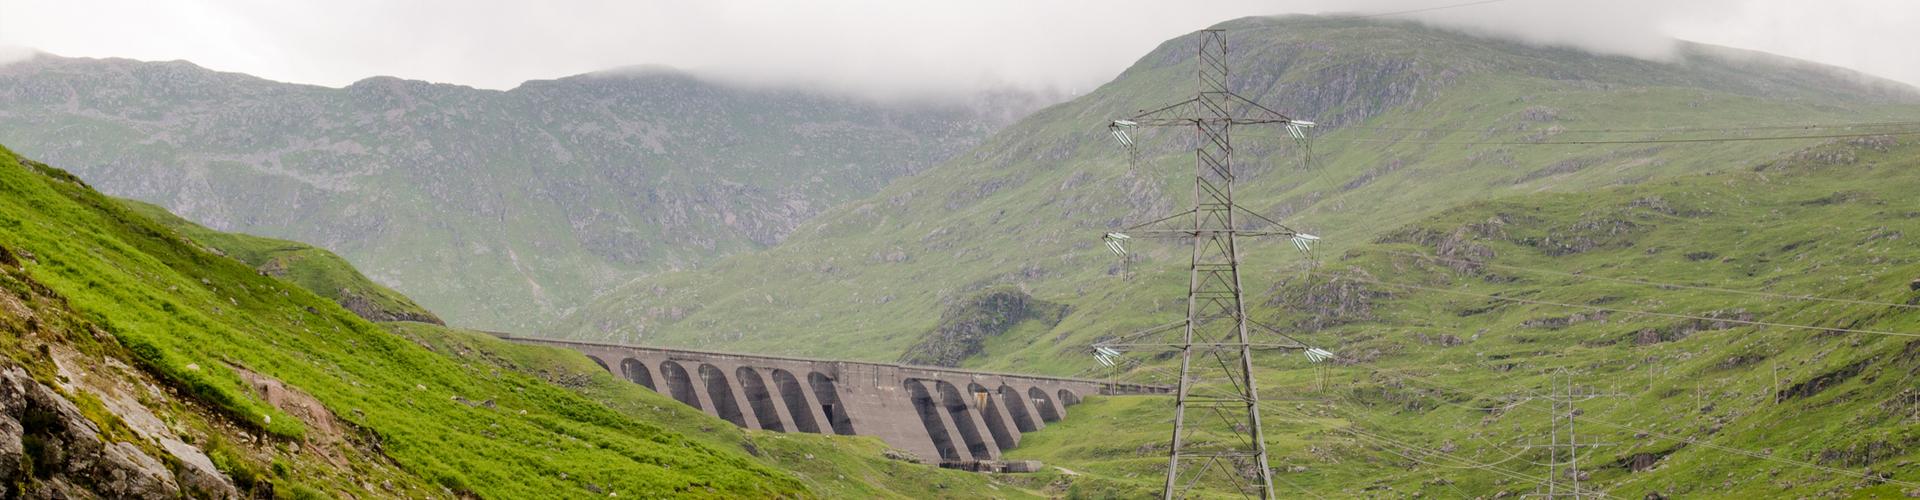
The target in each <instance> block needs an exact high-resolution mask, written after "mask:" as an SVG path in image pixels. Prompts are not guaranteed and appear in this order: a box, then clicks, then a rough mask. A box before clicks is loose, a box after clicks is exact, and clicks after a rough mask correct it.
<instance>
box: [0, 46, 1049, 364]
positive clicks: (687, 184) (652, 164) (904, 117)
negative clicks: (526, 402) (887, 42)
mask: <svg viewBox="0 0 1920 500" xmlns="http://www.w3.org/2000/svg"><path fill="white" fill-rule="evenodd" d="M1032 104H1033V103H1032V102H1028V101H1022V100H1020V99H1017V98H1008V99H1000V100H994V101H987V103H986V104H984V105H980V106H973V105H971V104H959V103H956V104H952V105H945V104H885V103H877V102H870V101H866V100H856V99H852V98H849V97H844V96H836V95H827V94H821V93H818V92H814V91H809V90H783V89H748V88H742V87H738V86H732V85H727V84H721V83H715V82H712V81H708V80H703V79H700V78H698V77H695V76H691V75H689V74H686V73H680V72H676V73H671V74H667V73H661V74H655V75H650V76H634V75H620V74H597V73H596V74H586V75H576V76H572V77H565V78H560V79H555V80H536V81H530V82H528V83H526V84H524V85H522V86H520V87H517V88H515V89H512V90H506V91H499V90H486V89H475V88H472V87H465V86H459V85H451V84H436V83H431V82H424V81H418V80H404V79H399V78H393V77H373V78H368V79H363V80H361V81H359V82H355V83H354V84H351V85H348V86H345V87H340V88H330V87H322V86H312V85H300V84H283V83H278V82H273V81H270V80H265V79H261V78H257V77H252V76H248V75H244V74H237V73H222V72H216V71H211V70H207V69H205V68H201V67H199V66H196V65H193V64H191V63H187V62H169V63H143V62H137V61H132V60H124V59H122V60H86V59H69V58H58V57H56V56H45V57H40V58H37V59H34V60H33V61H31V62H21V63H14V64H9V65H6V66H0V118H4V119H6V120H8V121H9V122H10V123H11V124H12V125H13V126H10V127H8V128H7V129H5V130H0V141H4V142H6V143H8V144H12V145H13V146H14V147H16V148H20V149H22V150H25V151H29V152H32V153H33V154H34V155H36V156H38V157H42V158H46V159H47V160H48V161H50V162H53V163H56V164H61V165H67V166H69V167H70V168H73V169H74V171H76V172H77V173H79V174H80V175H82V176H83V177H85V178H87V179H89V181H91V182H92V183H93V184H94V185H97V186H100V187H101V188H102V189H103V190H106V191H107V192H109V193H111V194H114V195H117V196H123V197H129V198H134V199H139V200H142V201H146V202H153V203H157V204H160V205H163V206H166V207H167V208H169V209H170V210H172V211H174V212H176V213H179V214H181V215H182V216H184V217H186V218H188V219H190V220H194V221H196V222H198V223H200V224H203V225H206V226H209V227H212V228H214V229H218V230H223V231H237V232H245V233H252V234H260V235H263V236H270V237H277V238H286V239H292V240H297V241H305V242H312V243H314V244H316V245H318V246H321V247H323V248H327V249H329V250H332V251H334V252H336V253H339V254H340V255H342V256H345V257H346V258H347V259H349V260H350V261H352V262H354V263H355V264H356V267H359V268H361V269H362V270H364V271H365V272H366V273H367V274H368V275H369V276H372V277H373V278H374V279H375V280H376V281H379V282H381V283H383V284H386V285H388V286H391V287H393V288H396V289H398V290H401V291H403V292H407V294H408V295H409V296H412V297H414V298H415V300H419V301H420V302H421V303H422V304H424V305H426V306H428V307H429V308H431V309H433V310H435V311H440V312H441V314H442V315H443V316H445V317H446V319H448V320H450V321H453V322H454V323H455V324H462V325H470V326H480V327H487V328H491V329H519V328H523V327H525V326H527V325H531V324H535V323H538V322H540V321H542V320H543V319H544V318H550V317H555V316H557V315H558V314H560V313H563V312H564V311H566V310H568V309H569V308H571V307H572V304H574V303H576V302H580V301H584V300H586V298H587V297H589V296H591V295H593V294H594V293H595V292H596V291H597V290H599V289H602V288H604V287H608V286H611V285H612V284H614V283H617V282H618V281H620V280H622V279H623V278H624V277H629V276H633V275H637V274H641V273H647V272H657V271H660V270H666V269H674V268H684V267H688V266H696V265H699V264H700V263H702V262H704V261H706V260H708V259H711V258H712V257H713V256H716V255H723V254H726V253H730V252H733V251H739V250H743V249H750V248H755V247H758V246H764V245H768V244H772V243H774V242H777V241H778V240H779V239H781V238H783V237H784V236H785V234H786V233H787V232H788V231H790V230H791V228H792V227H793V226H794V225H795V224H797V223H798V221H799V220H803V219H805V218H807V217H810V216H811V215H812V214H814V213H816V212H818V211H819V210H822V209H824V207H826V206H829V205H832V204H835V203H837V202H838V200H841V199H845V198H847V197H851V196H855V195H858V194H861V193H864V192H868V191H870V190H872V189H876V188H877V186H878V185H880V184H881V183H883V182H884V181H885V180H886V179H889V178H891V177H894V176H898V175H903V174H905V173H910V172H912V171H916V170H918V169H919V168H923V167H924V166H925V165H927V164H931V163H932V162H934V161H936V160H938V159H941V158H944V155H948V154H952V153H953V152H955V151H958V150H961V149H964V148H965V147H967V146H970V145H971V144H973V143H974V142H976V141H977V140H978V138H979V137H981V136H984V135H985V134H986V133H987V132H989V131H991V130H993V129H994V128H995V127H997V123H999V122H998V120H1004V119H1006V118H1005V116H1006V115H1007V114H1008V113H1009V112H1008V111H1006V110H1007V109H1018V108H1020V107H1022V106H1028V105H1032ZM970 106H971V107H970ZM449 277H452V278H449Z"/></svg>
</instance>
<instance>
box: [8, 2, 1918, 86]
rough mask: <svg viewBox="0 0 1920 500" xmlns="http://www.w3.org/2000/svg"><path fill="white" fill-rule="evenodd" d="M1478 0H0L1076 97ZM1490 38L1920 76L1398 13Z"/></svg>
mask: <svg viewBox="0 0 1920 500" xmlns="http://www.w3.org/2000/svg"><path fill="white" fill-rule="evenodd" d="M1463 2H1465V0H1452V1H1449V0H1345V1H1336V0H1295V1H1290V2H1280V3H1275V2H1270V1H1255V0H1215V1H1204V2H1167V1H1164V0H1158V1H1149V0H1061V1H1048V2H1032V1H1024V0H976V1H970V2H900V1H897V0H820V1H813V2H788V1H782V0H737V1H728V2H622V1H607V0H556V1H553V2H522V1H508V0H416V1H409V2H388V1H384V0H336V1H326V2H321V1H308V2H255V1H250V0H183V1H179V2H110V1H106V0H67V1H62V2H39V1H33V0H0V12H7V15H6V16H0V45H8V44H10V45H18V46H30V47H36V48H39V49H42V50H45V51H48V52H51V53H55V54H61V55H70V56H92V57H105V56H117V57H130V58H135V59H146V60H171V59H186V60H191V61H194V62H196V63H199V64H201V65H203V66H207V67H210V68H214V69H219V70H226V71H240V72H246V73H251V74H255V75H258V76H262V77H266V78H272V79H278V80H286V81H295V82H303V83H315V84H321V85H332V86H341V85H346V84H348V83H351V82H353V81H356V80H359V79H361V78H365V77H368V76H373V75H393V76H399V77H403V78H414V79H423V80H431V81H440V82H450V83H459V84H465V85H473V86H477V87H485V88H496V89H504V88H511V87H514V86H517V85H518V84H520V83H521V82H522V81H525V80H531V79H547V78H555V77H560V76H566V75H571V74H578V73H585V72H591V71H597V70H603V69H607V68H615V67H623V66H632V65H638V64H659V65H667V66H672V67H677V68H682V69H686V70H688V71H692V72H696V73H700V74H704V75H711V76H717V77H721V78H726V79H730V80H734V81H739V82H747V83H777V84H781V85H806V86H820V87H830V88H835V89H842V90H845V91H849V92H854V93H859V94H863V95H870V96H876V97H899V96H926V95H933V96H939V95H955V94H967V93H975V92H979V91H981V90H983V89H996V88H1022V89H1052V90H1055V91H1060V92H1065V93H1077V92H1084V91H1086V90H1090V89H1092V88H1093V87H1095V86H1097V85H1099V84H1101V83H1103V82H1105V81H1107V80H1108V79H1111V78H1112V77H1113V75H1115V74H1118V73H1119V72H1120V71H1121V70H1122V69H1124V68H1125V67H1126V66H1127V65H1129V64H1131V63H1132V62H1133V61H1134V60H1136V59H1137V58H1139V57H1140V56H1141V55H1142V54H1144V53H1146V52H1147V51H1149V50H1151V49H1152V48H1153V47H1155V46H1156V45H1158V44H1159V43H1161V42H1162V41H1164V40H1166V39H1168V38H1171V37H1174V36H1178V35H1181V34H1183V33H1187V32H1191V31H1193V30H1196V29H1200V28H1203V27H1206V26H1208V25H1212V24H1215V23H1218V22H1221V21H1225V20H1228V19H1233V18H1237V17H1245V16H1257V15H1274V14H1288V13H1309V14H1311V13H1328V12H1357V13H1363V14H1364V13H1383V12H1395V11H1404V10H1414V9H1425V8H1431V7H1435V6H1447V5H1458V4H1460V3H1463ZM1393 18H1400V19H1413V20H1417V21H1420V22H1423V23H1428V24H1432V25H1435V26H1441V27H1447V28H1453V29H1459V30H1464V31H1469V32H1472V33H1478V34H1483V35H1488V36H1499V37H1506V38H1513V39H1519V40H1523V41H1528V42H1533V43H1540V44H1553V45H1561V46H1569V47H1577V48H1582V49H1587V50H1592V51H1596V52H1602V53H1608V54H1621V55H1629V56H1634V57H1643V58H1649V59H1664V58H1667V57H1669V56H1671V54H1672V49H1673V42H1672V40H1673V39H1675V38H1680V39H1688V40H1695V41H1701V42H1706V43H1714V44H1721V45H1729V46H1734V47H1742V48H1750V49H1756V50H1762V51H1768V52H1776V53H1781V54H1783V55H1788V56H1793V57H1800V58H1806V59H1812V60H1815V61H1820V62H1826V63H1831V64H1838V65H1842V66H1848V67H1852V68H1855V69H1859V70H1863V71H1866V72H1869V73H1875V74H1880V75H1884V76H1888V77H1891V78H1895V79H1899V80H1903V81H1907V82H1920V62H1916V61H1920V60H1916V59H1915V58H1913V57H1911V55H1910V54H1906V53H1905V52H1907V51H1908V50H1909V49H1907V48H1908V47H1914V46H1920V35H1915V34H1914V32H1915V31H1916V30H1912V29H1911V26H1914V25H1920V2H1885V1H1882V2H1873V1H1870V0H1834V1H1829V2H1819V3H1812V2H1801V3H1796V2H1793V1H1789V0H1744V1H1743V0H1690V1H1685V2H1676V1H1670V0H1669V1H1656V0H1612V1H1606V2H1597V1H1586V0H1504V1H1497V2H1488V3H1482V4H1477V5H1464V6H1459V7H1455V8H1446V9H1440V10H1432V11H1426V12H1419V13H1410V14H1405V15H1398V16H1394V17H1393Z"/></svg>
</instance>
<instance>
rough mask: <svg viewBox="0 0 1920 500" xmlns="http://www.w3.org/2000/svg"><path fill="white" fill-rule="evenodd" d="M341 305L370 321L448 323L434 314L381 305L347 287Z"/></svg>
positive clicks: (341, 296)
mask: <svg viewBox="0 0 1920 500" xmlns="http://www.w3.org/2000/svg"><path fill="white" fill-rule="evenodd" d="M340 307H345V308H347V310H348V311H353V314H355V315H358V316H360V317H362V318H366V319H367V320H368V321H381V322H386V321H413V322H418V323H433V324H436V325H445V324H446V323H443V322H441V321H440V318H437V317H434V316H433V315H432V314H421V313H415V312H410V311H404V310H397V309H390V308H386V307H381V306H380V304H379V303H377V302H374V301H373V300H372V299H369V298H367V297H365V296H362V295H360V294H357V293H353V291H352V290H346V289H341V290H340Z"/></svg>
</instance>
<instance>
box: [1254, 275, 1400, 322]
mask: <svg viewBox="0 0 1920 500" xmlns="http://www.w3.org/2000/svg"><path fill="white" fill-rule="evenodd" d="M1347 273H1351V274H1352V275H1351V276H1349V275H1347V274H1346V273H1335V274H1332V275H1330V276H1326V277H1321V278H1315V277H1312V276H1308V277H1305V278H1301V279H1302V280H1304V281H1305V283H1299V284H1296V283H1294V281H1295V280H1294V279H1293V278H1288V279H1286V280H1284V281H1282V282H1281V283H1280V284H1278V285H1276V286H1275V289H1276V290H1275V293H1274V295H1273V298H1272V299H1268V300H1267V305H1269V306H1276V307H1277V306H1282V305H1285V306H1286V307H1288V308H1290V309H1292V310H1295V311H1300V312H1304V313H1306V317H1303V318H1300V319H1298V320H1295V321H1294V322H1293V326H1294V327H1295V328H1300V329H1304V330H1318V329H1322V328H1327V327H1332V326H1337V325H1344V324H1347V323H1353V322H1357V321H1367V320H1371V319H1373V318H1374V316H1373V305H1374V301H1375V300H1376V299H1381V298H1385V297H1386V296H1387V293H1386V292H1383V291H1380V290H1375V289H1371V288H1368V287H1367V286H1366V282H1368V281H1373V279H1374V278H1373V277H1372V276H1370V275H1368V274H1367V273H1366V271H1363V270H1359V269H1354V270H1350V271H1347Z"/></svg>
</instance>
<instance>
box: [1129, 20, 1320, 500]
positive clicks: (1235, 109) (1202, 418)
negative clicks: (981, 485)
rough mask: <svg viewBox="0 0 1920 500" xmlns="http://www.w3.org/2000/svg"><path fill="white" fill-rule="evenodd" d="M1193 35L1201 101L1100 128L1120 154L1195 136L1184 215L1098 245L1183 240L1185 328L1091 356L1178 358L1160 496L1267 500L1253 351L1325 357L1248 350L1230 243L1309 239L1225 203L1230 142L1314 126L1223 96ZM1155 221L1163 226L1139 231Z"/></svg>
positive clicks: (1229, 188) (1218, 43)
mask: <svg viewBox="0 0 1920 500" xmlns="http://www.w3.org/2000/svg"><path fill="white" fill-rule="evenodd" d="M1198 37H1199V42H1200V47H1199V55H1198V57H1197V59H1196V65H1197V66H1198V75H1197V76H1198V78H1199V81H1200V83H1201V89H1200V91H1199V93H1198V94H1197V95H1195V96H1194V97H1193V98H1191V99H1187V100H1184V101H1181V102H1179V103H1175V104H1172V105H1169V106H1166V107H1162V108H1159V109H1155V110H1152V111H1146V112H1142V113H1140V114H1139V115H1136V116H1134V117H1132V118H1130V119H1126V120H1115V121H1114V122H1113V123H1112V125H1110V128H1111V130H1112V132H1113V134H1114V136H1115V138H1117V139H1118V140H1119V141H1120V142H1121V144H1122V145H1124V146H1127V147H1128V149H1129V151H1130V152H1132V151H1133V148H1134V143H1133V140H1132V138H1131V137H1129V136H1128V135H1127V133H1126V130H1128V129H1132V128H1135V127H1192V128H1193V133H1194V141H1195V142H1196V145H1195V147H1194V159H1195V166H1194V180H1193V199H1194V201H1193V208H1192V209H1191V210H1189V211H1187V212H1183V213H1181V214H1176V215H1174V216H1171V217H1167V218H1163V219H1160V220H1157V221H1154V222H1149V223H1147V224H1142V225H1140V226H1135V227H1133V228H1128V229H1127V230H1124V231H1125V232H1115V233H1108V235H1107V241H1108V246H1109V247H1110V248H1112V249H1113V250H1114V251H1115V252H1117V253H1121V254H1123V255H1124V254H1125V250H1124V249H1123V248H1122V247H1121V246H1120V245H1119V243H1120V242H1121V241H1123V240H1127V239H1130V238H1131V236H1129V235H1127V234H1126V233H1127V232H1133V233H1135V234H1152V235H1158V236H1162V237H1173V238H1178V239H1181V240H1190V243H1191V244H1192V247H1193V255H1192V261H1191V262H1190V265H1189V271H1190V272H1189V274H1188V283H1187V317H1186V319H1185V320H1184V321H1179V322H1175V323H1173V324H1169V325H1165V326H1162V327H1159V328H1154V329H1150V330H1145V331H1141V332H1138V333H1135V334H1132V335H1128V336H1124V337H1122V338H1120V339H1115V340H1112V341H1108V342H1102V343H1099V344H1096V345H1095V347H1096V352H1097V353H1107V354H1102V356H1103V357H1102V362H1108V361H1109V360H1108V359H1107V358H1106V357H1104V356H1108V355H1111V353H1114V352H1116V351H1115V350H1114V349H1130V348H1143V347H1146V348H1163V349H1174V350H1177V351H1178V353H1179V357H1180V379H1179V382H1178V385H1177V390H1176V392H1175V400H1174V408H1173V436H1172V438H1171V440H1170V442H1169V450H1168V457H1167V477H1166V489H1165V497H1166V498H1169V499H1171V498H1176V497H1184V496H1186V494H1187V493H1188V492H1189V491H1190V490H1191V489H1192V488H1193V487H1194V486H1195V485H1197V484H1199V483H1200V482H1201V481H1203V480H1205V481H1209V482H1216V483H1226V482H1231V484H1233V485H1234V487H1235V488H1236V489H1238V490H1239V491H1241V492H1243V493H1246V492H1249V490H1255V491H1257V492H1258V494H1259V495H1260V496H1261V497H1262V498H1272V497H1273V495H1274V492H1273V480H1272V476H1271V474H1272V471H1271V469H1270V468H1269V466H1268V463H1267V447H1266V442H1265V440H1264V436H1263V435H1262V430H1261V422H1260V395H1259V390H1258V388H1257V387H1256V383H1255V380H1254V377H1253V350H1254V349H1255V348H1270V347H1277V348H1284V349H1300V350H1306V351H1308V353H1309V354H1308V355H1309V358H1310V359H1315V360H1318V359H1324V358H1325V357H1330V356H1331V355H1332V354H1331V353H1328V352H1326V351H1323V350H1319V349H1311V348H1309V347H1307V346H1306V345H1305V344H1302V343H1299V342H1297V341H1294V342H1290V343H1284V344H1257V343H1255V342H1253V341H1252V338H1251V336H1250V335H1249V324H1250V323H1251V320H1249V319H1248V318H1247V314H1246V311H1247V306H1246V302H1245V300H1246V298H1245V294H1244V293H1243V288H1242V285H1241V283H1242V281H1241V275H1240V254H1239V247H1238V246H1237V244H1238V242H1237V241H1236V237H1239V236H1289V237H1293V238H1295V244H1296V245H1298V246H1300V247H1301V249H1302V250H1306V249H1307V245H1308V244H1309V243H1311V241H1312V240H1313V239H1317V238H1315V237H1313V236H1311V235H1303V234H1300V233H1297V232H1295V231H1293V230H1292V229H1289V228H1287V227H1285V226H1282V225H1280V224H1279V223H1278V222H1275V221H1273V220H1272V219H1268V218H1266V217H1264V216H1261V215H1260V214H1258V213H1257V212H1253V211H1251V210H1247V209H1245V208H1242V207H1240V206H1238V205H1236V204H1234V199H1233V195H1234V193H1233V182H1234V169H1233V153H1234V151H1233V142H1232V133H1233V128H1234V127H1235V126H1241V125H1263V124H1271V125H1285V126H1287V127H1288V128H1289V129H1290V131H1291V132H1293V133H1294V136H1295V137H1296V138H1304V136H1303V135H1301V134H1300V131H1299V128H1300V127H1303V126H1312V125H1313V124H1312V123H1311V122H1305V121H1298V120H1294V119H1292V118H1289V117H1287V116H1286V115H1283V114H1281V113H1279V112H1277V111H1274V110H1272V109H1269V108H1267V107H1265V106H1261V105H1260V104H1258V103H1255V102H1253V101H1252V100H1249V99H1246V98H1244V97H1241V96H1239V95H1237V94H1234V93H1233V92H1232V90H1231V89H1229V88H1228V67H1227V45H1226V38H1225V36H1224V34H1223V33H1222V31H1221V30H1205V31H1202V32H1201V33H1200V34H1199V36H1198ZM1236 212H1241V213H1244V214H1246V215H1250V216H1251V217H1252V218H1257V219H1260V220H1264V221H1266V222H1267V223H1270V224H1271V226H1273V227H1268V228H1265V229H1257V230H1256V229H1243V228H1242V227H1241V224H1242V223H1245V222H1252V221H1251V220H1243V219H1240V218H1238V217H1236ZM1162 223H1166V226H1167V227H1166V228H1164V229H1146V230H1138V229H1143V228H1146V227H1147V226H1152V225H1156V224H1162ZM1176 224H1177V225H1176ZM1136 230H1138V231H1136ZM1261 326H1263V327H1264V325H1261ZM1275 333H1278V332H1277V331H1276V332H1275ZM1176 335H1177V336H1176ZM1281 335H1282V336H1283V337H1284V334H1281ZM1288 340H1290V341H1291V340H1292V339H1291V338H1289V339H1288Z"/></svg>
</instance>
